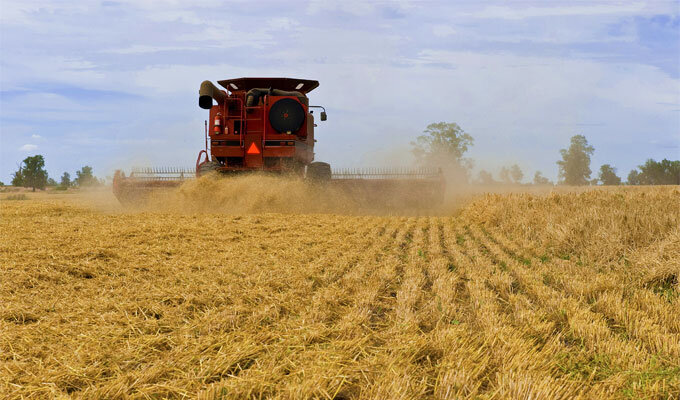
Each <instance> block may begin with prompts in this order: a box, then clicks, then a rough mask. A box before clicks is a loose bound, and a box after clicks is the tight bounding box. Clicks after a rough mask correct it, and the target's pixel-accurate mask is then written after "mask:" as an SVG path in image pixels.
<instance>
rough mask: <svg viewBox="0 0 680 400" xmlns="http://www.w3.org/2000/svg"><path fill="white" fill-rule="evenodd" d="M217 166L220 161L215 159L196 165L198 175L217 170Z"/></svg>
mask: <svg viewBox="0 0 680 400" xmlns="http://www.w3.org/2000/svg"><path fill="white" fill-rule="evenodd" d="M219 166H220V163H218V162H216V161H208V162H204V163H203V164H201V165H199V166H198V176H203V175H207V174H209V173H211V172H214V171H217V168H219Z"/></svg>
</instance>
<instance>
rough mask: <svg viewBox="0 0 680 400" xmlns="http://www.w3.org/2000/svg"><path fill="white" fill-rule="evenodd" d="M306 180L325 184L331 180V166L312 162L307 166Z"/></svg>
mask: <svg viewBox="0 0 680 400" xmlns="http://www.w3.org/2000/svg"><path fill="white" fill-rule="evenodd" d="M307 180H309V181H311V182H316V183H325V182H328V181H330V180H331V165H330V164H328V163H325V162H313V163H311V164H309V165H308V166H307Z"/></svg>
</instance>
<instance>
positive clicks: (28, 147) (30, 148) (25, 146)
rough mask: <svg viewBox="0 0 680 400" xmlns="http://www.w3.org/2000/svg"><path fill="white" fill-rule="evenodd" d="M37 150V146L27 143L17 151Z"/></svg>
mask: <svg viewBox="0 0 680 400" xmlns="http://www.w3.org/2000/svg"><path fill="white" fill-rule="evenodd" d="M37 148H38V146H36V145H34V144H30V143H29V144H25V145H23V146H21V147H19V151H33V150H36V149H37Z"/></svg>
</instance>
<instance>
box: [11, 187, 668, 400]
mask: <svg viewBox="0 0 680 400" xmlns="http://www.w3.org/2000/svg"><path fill="white" fill-rule="evenodd" d="M192 184H193V185H198V184H205V185H208V186H211V185H212V186H213V187H210V188H209V191H210V192H212V193H216V195H215V196H217V197H216V198H214V199H210V198H208V199H207V200H206V199H203V200H201V201H198V200H197V199H198V197H196V196H194V195H193V194H195V193H196V188H195V187H194V188H183V189H182V190H184V192H182V193H183V194H182V196H183V197H181V199H182V200H183V201H185V202H186V201H191V205H190V206H185V207H182V206H177V201H178V200H177V199H176V198H175V199H174V200H173V201H168V202H167V203H164V204H165V206H164V207H160V206H158V207H148V208H142V209H138V210H123V209H121V208H120V207H119V206H117V205H116V203H115V202H114V201H113V200H112V199H111V197H112V196H111V195H109V194H108V193H98V194H93V195H88V194H87V193H84V194H44V193H41V194H33V193H27V194H26V196H27V199H24V200H9V199H8V198H9V197H10V194H8V193H4V194H3V193H0V274H1V275H0V276H1V277H2V278H1V280H0V397H5V398H69V397H72V398H82V399H97V398H102V399H112V398H139V399H149V398H201V399H218V398H219V399H241V398H277V399H299V398H320V399H325V398H327V399H458V398H481V399H487V398H498V399H506V398H513V399H515V398H516V399H547V398H550V399H561V398H564V399H571V398H584V399H599V398H645V399H647V398H651V399H657V398H658V399H666V398H680V283H679V282H678V281H679V279H680V189H679V188H678V187H654V188H652V187H642V188H612V189H607V190H602V189H594V190H585V191H584V190H579V191H575V190H574V191H571V190H567V189H560V190H559V191H554V192H550V191H549V190H546V191H545V192H544V193H534V194H529V193H512V194H489V195H480V196H477V197H475V198H474V199H473V200H471V201H470V202H469V203H466V204H465V205H464V206H462V207H460V208H454V207H451V208H449V209H445V210H438V211H437V212H425V211H423V210H420V211H418V212H417V213H414V215H410V216H409V215H403V213H401V214H402V215H399V214H400V213H396V212H393V211H385V212H381V213H372V212H356V209H355V208H352V207H340V206H339V205H337V204H333V207H330V208H329V207H320V206H319V203H318V202H317V201H316V200H315V199H311V200H310V199H304V198H302V197H300V198H297V197H296V198H295V200H296V203H295V204H296V206H295V207H292V208H287V206H286V202H287V201H288V200H290V199H288V200H287V198H286V197H285V196H298V195H299V192H296V190H297V189H296V188H290V187H288V188H287V189H286V190H284V194H285V196H284V198H283V200H282V199H281V198H280V197H277V196H279V194H277V193H276V192H275V191H274V190H275V189H271V188H267V189H262V190H269V192H266V193H264V192H263V193H257V199H259V200H258V201H259V203H258V201H255V202H254V201H253V200H252V199H250V200H248V199H238V198H231V197H230V193H229V191H228V190H227V191H223V192H220V190H219V188H218V187H214V185H218V183H215V182H208V183H206V182H203V183H201V182H195V183H192ZM293 189H295V190H293ZM232 194H233V193H232ZM19 198H21V197H19ZM327 200H328V201H331V199H327ZM212 201H215V202H216V203H215V204H216V206H215V208H214V209H213V208H211V202H212ZM201 202H202V203H201ZM161 203H162V202H161ZM198 203H201V204H202V205H200V204H199V205H197V204H198ZM272 204H273V205H275V207H270V206H271V205H272ZM157 205H158V204H157ZM218 205H219V206H218ZM315 207H316V208H315ZM258 210H264V211H275V212H257V211H258ZM305 210H311V211H314V213H305ZM390 213H392V214H396V215H389V214H390ZM357 214H368V215H357ZM370 214H374V215H370ZM377 214H380V215H377ZM423 214H425V215H423ZM428 214H430V215H428Z"/></svg>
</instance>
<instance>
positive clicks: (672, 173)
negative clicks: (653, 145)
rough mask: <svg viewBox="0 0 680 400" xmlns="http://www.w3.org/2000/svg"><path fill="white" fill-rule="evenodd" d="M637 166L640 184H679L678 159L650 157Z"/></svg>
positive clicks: (679, 169)
mask: <svg viewBox="0 0 680 400" xmlns="http://www.w3.org/2000/svg"><path fill="white" fill-rule="evenodd" d="M638 168H639V169H640V174H639V179H640V184H641V185H680V161H671V160H666V159H663V160H661V161H654V160H652V159H651V158H650V159H648V160H647V161H646V162H645V163H644V164H643V165H640V166H639V167H638Z"/></svg>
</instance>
